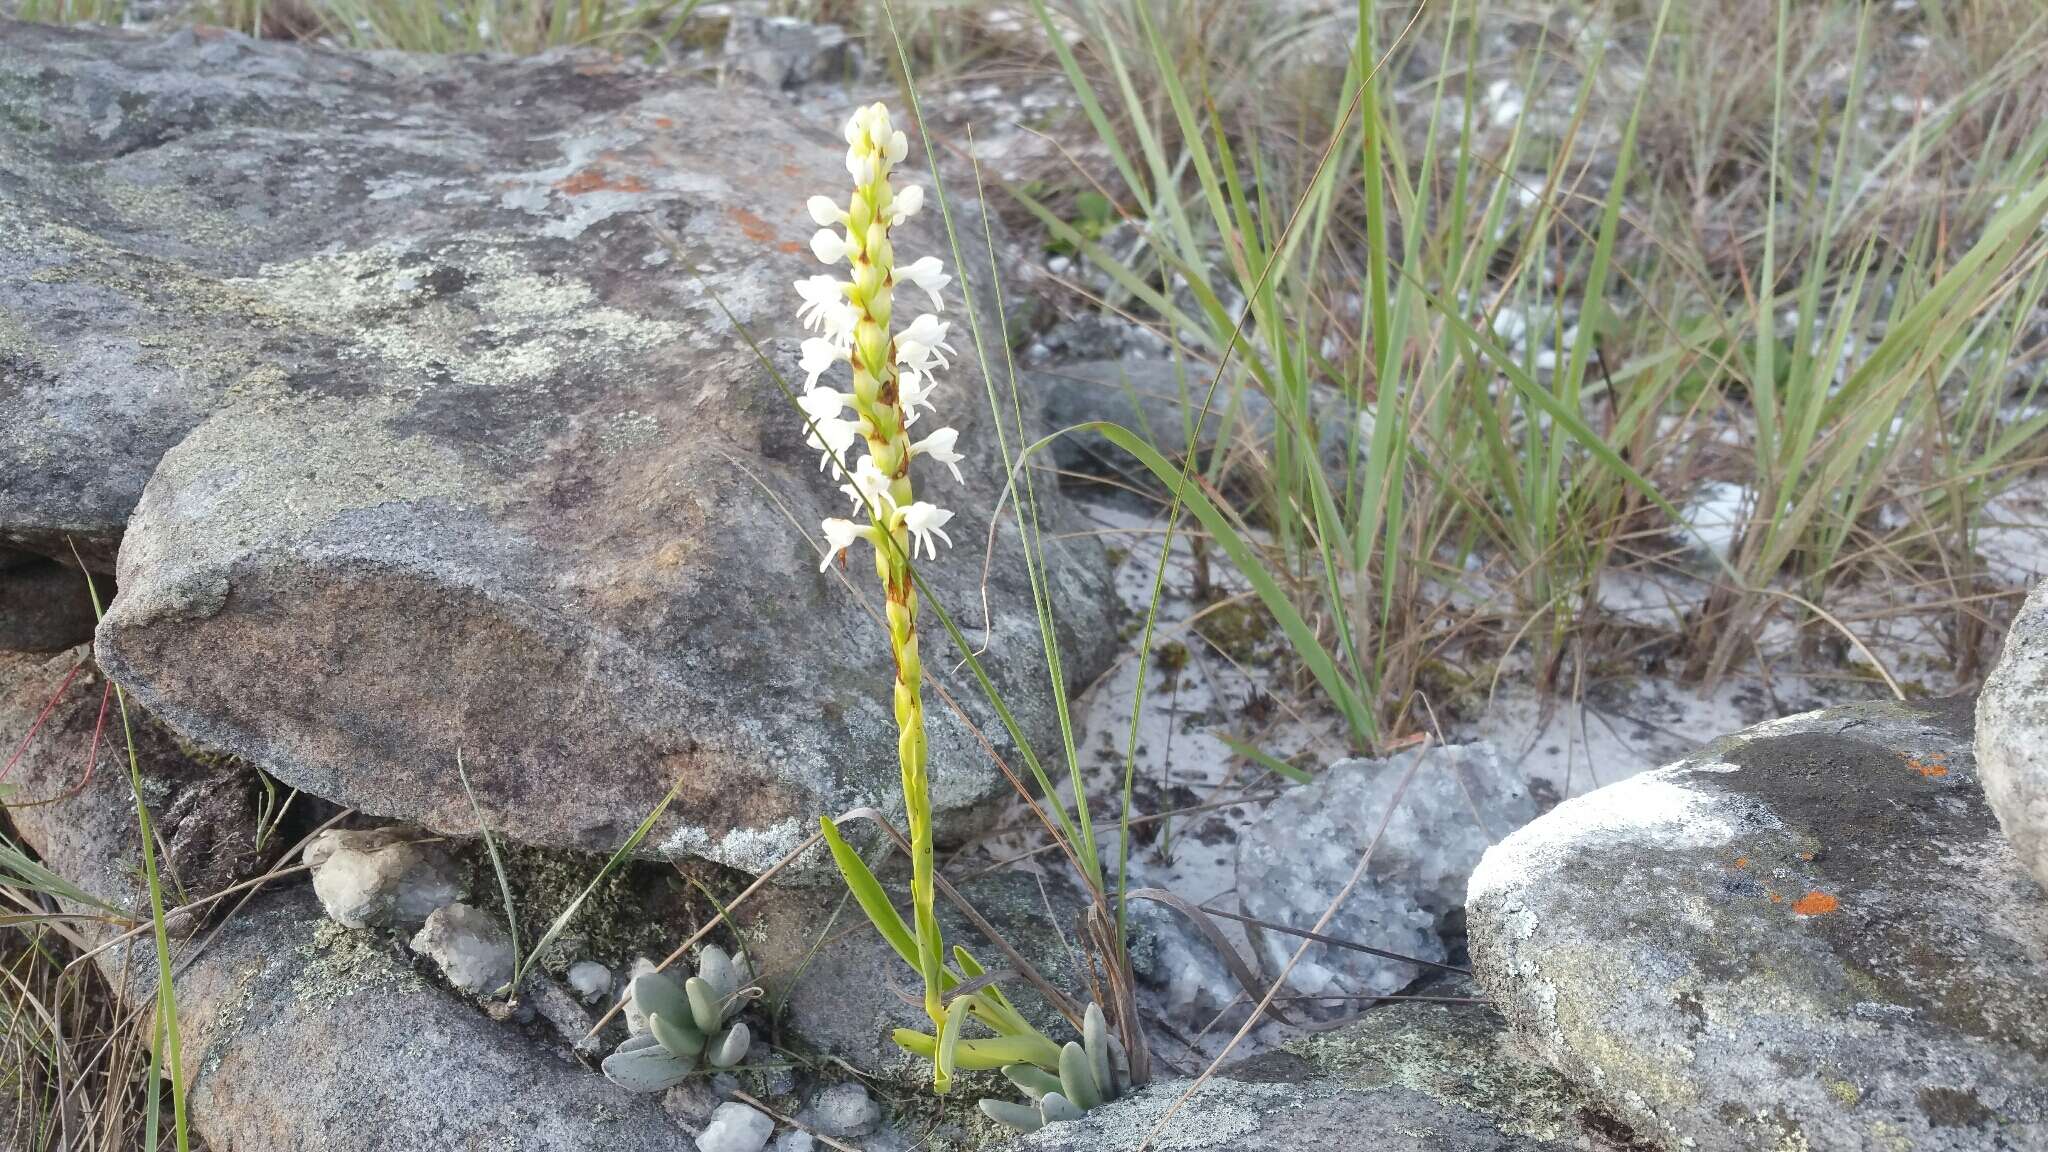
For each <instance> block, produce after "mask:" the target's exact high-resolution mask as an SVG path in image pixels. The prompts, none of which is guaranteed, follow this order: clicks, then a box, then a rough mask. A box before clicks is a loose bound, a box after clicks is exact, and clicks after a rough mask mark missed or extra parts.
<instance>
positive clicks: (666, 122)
mask: <svg viewBox="0 0 2048 1152" xmlns="http://www.w3.org/2000/svg"><path fill="white" fill-rule="evenodd" d="M654 126H655V127H656V128H673V127H675V126H676V122H675V121H674V120H671V119H670V118H668V117H667V116H656V117H655V118H654Z"/></svg>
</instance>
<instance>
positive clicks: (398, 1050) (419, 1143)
mask: <svg viewBox="0 0 2048 1152" xmlns="http://www.w3.org/2000/svg"><path fill="white" fill-rule="evenodd" d="M177 989H178V1015H179V1021H180V1023H181V1024H182V1025H183V1031H184V1037H185V1067H186V1070H187V1074H188V1076H189V1078H190V1080H191V1088H190V1091H191V1111H192V1115H193V1116H194V1117H195V1119H196V1123H197V1125H198V1130H199V1132H200V1133H201V1134H202V1135H204V1136H205V1137H206V1140H207V1143H208V1145H209V1146H210V1147H212V1148H213V1149H215V1150H216V1152H275V1150H278V1149H328V1150H332V1152H356V1150H361V1152H370V1150H372V1149H375V1150H379V1152H382V1150H385V1149H393V1148H451V1147H462V1148H520V1149H532V1150H535V1152H572V1150H574V1152H583V1150H588V1152H618V1150H626V1149H633V1150H646V1152H656V1150H660V1152H673V1150H674V1149H675V1148H677V1147H679V1146H680V1145H682V1144H683V1142H684V1141H685V1140H686V1139H687V1136H686V1134H685V1133H684V1132H683V1131H682V1130H681V1129H679V1128H678V1127H677V1126H676V1125H675V1122H674V1121H672V1120H670V1119H669V1118H668V1116H667V1115H666V1114H665V1113H663V1112H662V1110H661V1106H660V1104H659V1103H658V1102H657V1101H656V1100H655V1099H654V1098H652V1097H643V1096H635V1095H632V1094H630V1093H625V1092H621V1091H619V1090H618V1089H616V1088H614V1087H613V1086H612V1085H611V1084H609V1083H607V1082H606V1081H605V1080H604V1079H603V1078H602V1077H599V1076H597V1075H595V1074H593V1073H591V1072H590V1071H588V1070H587V1069H585V1068H583V1067H582V1066H581V1065H579V1064H577V1063H576V1062H575V1061H574V1060H572V1059H570V1058H569V1056H568V1054H567V1052H566V1050H564V1051H562V1052H561V1053H560V1054H559V1055H557V1054H553V1053H550V1052H548V1051H547V1050H545V1049H544V1048H542V1047H540V1046H538V1045H537V1044H536V1043H535V1041H534V1040H532V1039H530V1038H529V1037H528V1036H527V1035H525V1034H524V1033H523V1032H522V1031H521V1030H520V1029H519V1028H516V1027H513V1026H511V1025H507V1024H501V1023H498V1022H496V1021H493V1020H491V1019H490V1018H489V1017H486V1016H485V1015H483V1014H482V1013H480V1012H478V1011H477V1010H476V1009H475V1008H474V1007H473V1006H471V1005H469V1004H466V1003H464V1002H462V1001H461V1000H458V999H457V998H455V997H453V996H450V995H449V994H448V993H447V992H446V991H444V990H442V989H441V988H439V987H438V986H436V985H435V983H434V982H433V981H432V980H430V979H429V978H427V977H426V976H424V975H421V974H420V973H419V972H417V971H415V970H414V969H413V968H412V967H411V966H409V965H407V964H406V963H405V962H404V961H402V960H400V959H397V958H396V957H395V956H394V955H393V953H392V952H391V950H390V949H389V948H388V947H385V946H383V945H381V944H379V943H378V942H377V941H376V940H375V939H373V938H372V937H370V936H367V935H365V934H362V933H358V932H353V931H351V930H349V929H346V928H342V927H340V926H339V925H336V924H333V923H331V922H329V921H328V920H327V919H326V918H325V917H324V916H322V915H321V912H320V908H319V906H318V905H317V904H316V903H314V901H313V898H312V895H311V894H310V893H309V892H307V891H306V889H305V888H304V887H297V888H294V889H291V890H288V891H281V892H268V893H264V894H263V895H261V896H259V897H258V898H257V899H256V900H255V901H254V902H252V903H251V904H250V905H249V906H248V907H247V908H245V909H243V910H242V912H241V913H240V914H239V915H237V916H236V917H235V918H234V919H232V920H230V921H228V922H227V926H226V928H225V929H223V930H222V932H221V934H220V935H219V936H218V937H216V938H215V940H214V941H213V943H212V944H211V945H210V946H209V947H208V949H207V950H206V951H205V952H203V953H201V954H200V956H199V959H198V960H197V961H195V962H194V963H193V965H192V966H191V968H189V969H188V970H186V971H185V972H184V973H183V974H182V975H181V976H180V977H179V979H178V982H177ZM281 1070H282V1073H283V1074H281Z"/></svg>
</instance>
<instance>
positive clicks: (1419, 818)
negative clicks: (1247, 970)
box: [1237, 744, 1536, 1015]
mask: <svg viewBox="0 0 2048 1152" xmlns="http://www.w3.org/2000/svg"><path fill="white" fill-rule="evenodd" d="M1418 759H1419V760H1420V763H1419V764H1418V763H1416V761H1417V760H1418ZM1411 765H1413V767H1414V775H1413V776H1412V777H1411V776H1409V774H1408V773H1409V769H1410V766H1411ZM1404 780H1405V787H1404ZM1390 807H1391V811H1390ZM1535 816H1536V802H1535V801H1534V800H1533V799H1532V798H1531V797H1530V795H1529V789H1528V787H1527V785H1526V784H1524V783H1523V781H1522V779H1521V776H1520V774H1519V773H1517V772H1516V771H1515V770H1514V769H1512V768H1511V767H1509V766H1508V765H1506V764H1503V763H1502V762H1501V758H1500V756H1499V754H1498V753H1496V752H1495V751H1494V749H1493V746H1492V745H1490V744H1458V745H1448V746H1439V747H1431V748H1423V749H1416V750H1413V751H1408V752H1403V753H1400V754H1398V755H1395V756H1390V757H1387V758H1386V759H1383V760H1367V759H1354V760H1343V761H1339V762H1338V763H1335V764H1332V765H1330V766H1329V767H1328V768H1327V769H1325V770H1324V771H1323V772H1322V773H1321V774H1320V775H1319V776H1317V777H1316V779H1315V780H1314V782H1312V783H1310V784H1307V785H1304V786H1302V787H1300V788H1293V789H1289V790H1288V791H1287V792H1286V793H1285V794H1283V795H1282V796H1281V797H1280V798H1279V799H1278V800H1275V801H1274V802H1273V803H1272V805H1271V806H1269V807H1268V808H1267V809H1266V812H1265V814H1264V815H1263V817H1262V818H1261V819H1259V820H1258V821H1256V822H1255V823H1253V824H1252V825H1251V826H1250V827H1248V828H1247V829H1245V831H1244V832H1243V834H1242V835H1241V836H1240V837H1239V838H1238V842H1237V884H1238V899H1239V901H1240V902H1241V903H1242V904H1243V906H1244V910H1245V912H1246V913H1247V914H1249V915H1251V916H1255V917H1258V918H1259V919H1261V920H1266V921H1269V922H1272V923H1276V924H1286V925H1288V926H1290V927H1294V928H1298V929H1304V930H1306V929H1311V928H1314V927H1315V925H1316V922H1317V921H1318V920H1319V919H1320V918H1321V916H1322V914H1323V913H1324V911H1325V910H1327V909H1328V908H1329V907H1330V904H1331V902H1332V901H1334V900H1336V898H1337V894H1338V893H1339V892H1340V891H1341V890H1342V889H1343V887H1344V885H1345V883H1346V882H1347V881H1348V880H1350V878H1351V872H1352V869H1354V868H1355V867H1357V864H1358V858H1359V856H1360V855H1361V854H1363V853H1364V852H1365V850H1366V846H1367V845H1372V846H1373V848H1372V860H1371V862H1370V864H1369V865H1368V866H1367V868H1366V871H1365V874H1364V875H1363V876H1362V877H1360V879H1359V882H1358V885H1357V886H1356V887H1355V888H1353V889H1352V890H1351V895H1350V896H1349V897H1347V898H1346V899H1345V901H1344V903H1343V904H1341V905H1340V906H1338V908H1337V912H1336V915H1335V916H1334V917H1332V918H1331V920H1330V922H1329V924H1327V925H1326V926H1325V927H1324V928H1323V930H1322V931H1323V933H1324V934H1325V935H1328V936H1333V937H1336V938H1337V939H1340V940H1352V941H1356V942H1358V943H1361V944H1368V945H1371V946H1373V947H1376V948H1381V949H1385V950H1387V951H1391V952H1396V953H1399V954H1401V955H1403V956H1413V957H1416V958H1417V959H1421V960H1430V961H1437V962H1442V961H1443V960H1444V959H1445V958H1446V957H1447V955H1448V953H1447V951H1446V948H1445V944H1444V940H1443V936H1442V933H1441V930H1440V925H1441V924H1442V923H1443V922H1444V921H1446V920H1447V919H1448V918H1449V917H1450V916H1451V914H1452V913H1454V912H1456V911H1457V910H1458V909H1459V908H1460V907H1462V906H1463V905H1464V902H1465V882H1466V880H1467V879H1468V878H1469V877H1470V876H1471V875H1472V868H1473V866H1474V865H1476V864H1478V863H1479V858H1480V856H1481V855H1483V854H1484V853H1485V852H1486V849H1487V848H1488V846H1490V845H1492V844H1493V843H1495V842H1496V841H1498V840H1500V839H1501V838H1502V837H1504V836H1506V835H1507V834H1508V833H1510V832H1513V831H1514V830H1515V829H1517V828H1519V827H1521V826H1522V825H1523V824H1526V823H1528V822H1529V821H1530V820H1532V819H1534V818H1535ZM1383 824H1384V827H1385V831H1384V832H1382V831H1381V828H1382V825H1383ZM1375 837H1377V841H1375ZM1254 939H1255V940H1256V941H1257V942H1258V954H1259V960H1260V962H1261V963H1262V965H1263V966H1264V968H1265V970H1266V972H1267V973H1268V974H1272V975H1277V974H1278V973H1279V972H1280V971H1281V970H1282V969H1283V968H1285V967H1286V965H1287V961H1288V959H1289V958H1290V957H1292V956H1293V955H1294V952H1295V950H1296V949H1297V948H1299V947H1300V945H1301V940H1300V939H1299V938H1297V937H1293V936H1285V935H1282V934H1280V933H1277V932H1257V933H1255V935H1254ZM1428 974H1429V969H1428V968H1426V967H1423V966H1420V965H1416V964H1411V963H1408V962H1406V961H1402V960H1394V959H1390V958H1388V957H1385V956H1376V955H1373V954H1371V953H1366V952H1358V951H1353V950H1350V949H1343V948H1332V947H1330V946H1328V945H1325V944H1313V943H1312V944H1310V945H1309V947H1308V951H1307V952H1306V953H1305V954H1304V955H1303V956H1302V958H1301V961H1300V962H1299V963H1297V964H1296V965H1295V966H1294V970H1293V971H1292V972H1291V973H1289V975H1288V981H1289V983H1290V984H1292V985H1293V986H1294V988H1296V989H1297V990H1298V991H1300V992H1301V993H1303V994H1304V995H1309V996H1325V995H1327V996H1352V997H1356V996H1369V995H1386V994H1388V993H1391V992H1397V991H1399V990H1400V989H1401V988H1402V987H1404V986H1406V985H1407V984H1409V983H1410V982H1412V981H1414V980H1415V979H1416V978H1418V977H1421V976H1426V975H1428ZM1356 1008H1357V1005H1356V1002H1355V1001H1342V1002H1336V1007H1335V1008H1333V1009H1332V1011H1338V1012H1342V1013H1344V1014H1346V1015H1348V1014H1350V1013H1351V1012H1353V1011H1356Z"/></svg>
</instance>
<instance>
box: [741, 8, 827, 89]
mask: <svg viewBox="0 0 2048 1152" xmlns="http://www.w3.org/2000/svg"><path fill="white" fill-rule="evenodd" d="M725 53H726V57H727V59H729V60H730V61H731V62H732V66H733V68H734V69H735V70H736V71H738V72H741V73H743V74H745V75H748V76H751V77H753V78H754V79H756V80H759V81H760V82H761V83H763V84H766V85H767V86H769V87H771V88H782V89H793V88H801V87H803V86H804V85H805V84H810V83H814V82H817V81H823V80H837V79H843V78H845V77H846V76H848V75H850V74H852V73H856V72H858V71H859V70H860V49H859V48H857V47H855V46H854V44H853V42H852V40H851V38H850V37H848V36H847V34H846V29H844V28H841V27H839V26H838V25H837V24H813V23H811V22H809V21H807V20H795V19H791V18H788V17H778V16H742V15H735V16H733V18H732V22H731V23H730V24H728V25H726V33H725Z"/></svg>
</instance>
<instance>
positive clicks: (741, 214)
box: [725, 204, 775, 244]
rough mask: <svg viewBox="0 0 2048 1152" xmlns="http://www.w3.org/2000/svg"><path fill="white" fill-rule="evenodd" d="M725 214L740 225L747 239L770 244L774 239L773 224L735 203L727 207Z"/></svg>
mask: <svg viewBox="0 0 2048 1152" xmlns="http://www.w3.org/2000/svg"><path fill="white" fill-rule="evenodd" d="M725 211H726V214H727V215H729V216H731V217H732V218H733V221H734V222H735V223H737V224H738V225H739V226H740V231H741V232H743V233H745V234H746V237H747V239H749V240H752V241H753V242H754V243H756V244H772V243H774V241H775V226H774V225H773V224H770V223H768V222H767V221H766V220H763V219H761V218H760V217H759V216H756V215H754V214H753V213H752V212H749V211H747V210H746V209H745V208H742V207H740V206H739V205H737V204H735V205H733V206H732V207H730V208H727V209H726V210H725Z"/></svg>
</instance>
